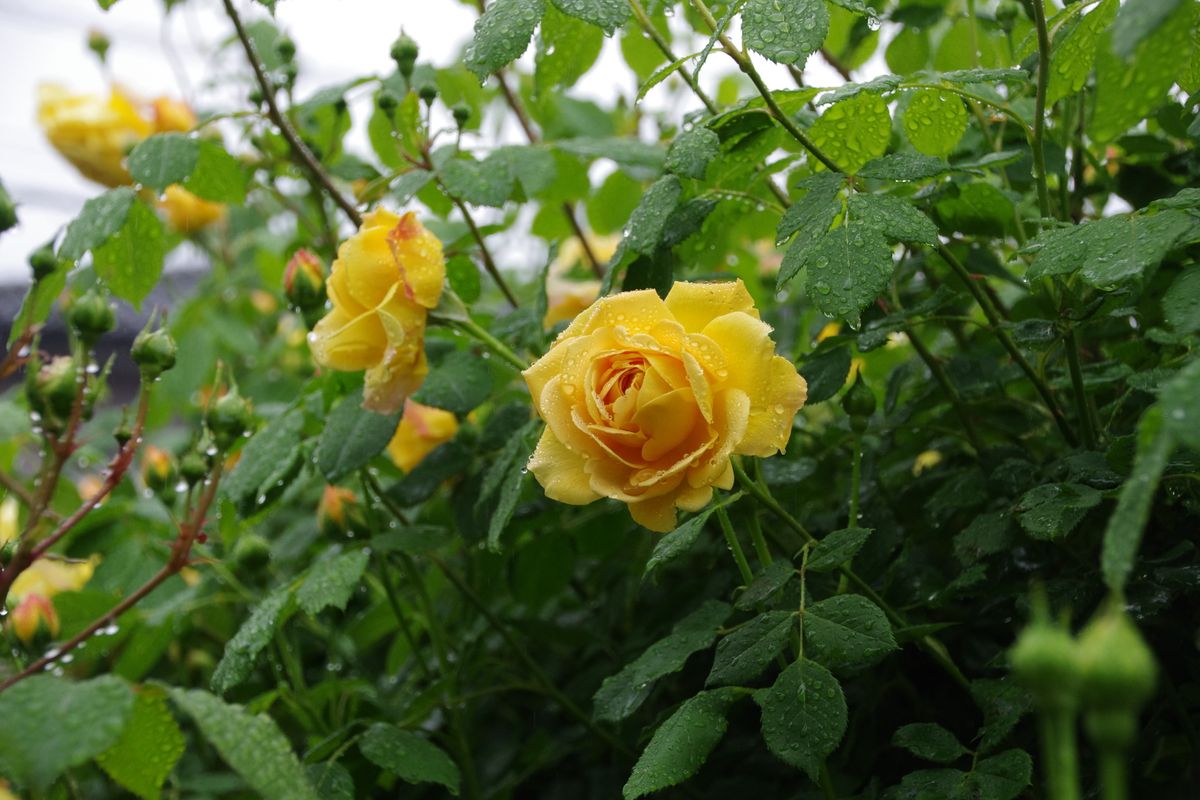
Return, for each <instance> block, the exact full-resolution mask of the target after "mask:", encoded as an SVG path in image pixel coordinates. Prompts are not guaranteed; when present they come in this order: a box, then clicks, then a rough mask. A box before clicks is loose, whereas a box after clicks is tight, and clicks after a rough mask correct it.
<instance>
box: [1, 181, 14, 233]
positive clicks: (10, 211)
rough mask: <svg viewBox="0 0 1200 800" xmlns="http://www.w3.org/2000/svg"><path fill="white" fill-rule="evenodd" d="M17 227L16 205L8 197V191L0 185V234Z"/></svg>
mask: <svg viewBox="0 0 1200 800" xmlns="http://www.w3.org/2000/svg"><path fill="white" fill-rule="evenodd" d="M16 225H17V205H16V203H14V202H13V199H12V198H11V197H9V196H8V190H6V189H5V188H4V184H3V183H0V233H4V232H5V231H6V230H8V229H9V228H15V227H16Z"/></svg>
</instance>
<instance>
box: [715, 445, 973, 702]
mask: <svg viewBox="0 0 1200 800" xmlns="http://www.w3.org/2000/svg"><path fill="white" fill-rule="evenodd" d="M732 463H733V471H734V474H735V475H737V479H738V482H739V483H741V484H742V487H743V488H744V489H745V490H746V492H747V493H748V494H750V495H751V496H752V497H754V498H755V499H756V500H758V501H759V502H760V503H762V504H763V505H764V506H766V507H767V508H768V509H769V510H770V511H771V513H773V514H774V515H775V516H777V517H779V519H780V520H781V521H782V522H783V523H784V524H785V525H787V526H788V527H789V528H791V529H792V530H793V531H795V532H796V533H798V534H800V536H801V537H803V538H804V540H805V541H806V542H807V543H809V544H816V542H817V539H816V537H814V536H813V535H812V534H811V533H809V532H808V529H807V528H805V527H804V525H802V524H801V523H800V521H799V520H797V519H796V518H795V517H793V516H792V515H791V514H789V513H788V512H787V511H786V510H785V509H784V508H783V506H781V505H780V504H779V501H778V500H776V499H775V496H774V495H772V494H771V490H770V489H768V488H767V487H766V486H765V485H764V484H760V483H759V482H757V481H755V480H754V479H753V478H751V477H750V476H749V475H747V474H746V470H745V468H744V467H743V466H742V465H741V464H739V463H738V462H736V461H734V462H732ZM838 570H839V571H840V572H841V573H842V574H843V575H845V576H846V579H847V580H849V581H850V583H852V584H854V586H855V588H857V589H858V591H859V592H861V593H862V594H863V595H864V596H865V597H867V598H868V599H869V600H871V602H873V603H875V605H877V606H879V608H880V609H882V611H883V613H884V614H885V615H886V616H887V618H888V620H889V621H891V623H892V625H894V626H895V627H897V628H907V627H908V622H907V620H905V618H904V617H903V616H902V615H901V614H900V612H899V611H897V610H896V609H894V608H892V606H891V604H890V603H888V602H887V601H886V600H884V599H883V598H882V597H881V596H880V595H879V593H878V592H876V591H875V589H874V588H872V587H871V584H869V583H867V582H866V581H865V580H863V578H862V577H861V576H859V575H858V573H856V572H855V571H854V570H853V569H851V568H850V567H848V566H846V565H845V564H843V565H842V566H840V567H838ZM917 644H918V646H920V647H921V649H923V650H924V651H925V652H927V653H928V654H929V655H930V656H932V657H933V660H934V661H936V662H938V665H939V666H941V667H942V669H943V670H945V671H946V673H947V674H948V675H949V676H950V677H951V678H953V679H954V682H955V683H957V684H958V685H959V686H962V687H963V688H964V689H969V688H970V685H971V684H970V681H968V680H967V678H966V676H965V675H963V673H962V670H960V669H959V668H958V665H957V664H955V663H954V659H953V658H951V657H950V653H949V652H948V651H947V650H946V646H945V645H943V644H942V643H941V642H940V641H939V640H938V639H937V638H936V637H934V636H932V635H929V636H923V637H921V638H920V639H919V640H918V641H917Z"/></svg>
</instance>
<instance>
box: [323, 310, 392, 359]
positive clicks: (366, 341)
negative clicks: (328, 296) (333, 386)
mask: <svg viewBox="0 0 1200 800" xmlns="http://www.w3.org/2000/svg"><path fill="white" fill-rule="evenodd" d="M385 340H386V334H385V332H384V329H383V324H382V323H381V322H380V321H379V316H378V315H376V314H360V315H358V316H357V317H351V316H349V315H348V314H347V313H346V312H344V311H342V310H341V309H339V308H334V309H333V311H331V312H329V313H328V314H327V315H325V317H323V318H322V319H321V320H320V321H319V322H317V324H316V326H315V327H314V328H313V332H312V337H311V340H310V346H311V349H312V354H313V358H314V359H316V361H317V363H318V364H320V365H321V366H323V367H329V368H330V369H338V370H343V371H346V372H354V371H357V370H361V369H367V368H368V367H371V366H373V365H375V364H378V363H379V360H380V359H382V358H383V354H384V342H385Z"/></svg>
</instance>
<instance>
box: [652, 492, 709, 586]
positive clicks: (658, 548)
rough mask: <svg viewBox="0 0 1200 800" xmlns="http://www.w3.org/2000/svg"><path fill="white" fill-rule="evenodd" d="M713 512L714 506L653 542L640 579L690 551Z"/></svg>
mask: <svg viewBox="0 0 1200 800" xmlns="http://www.w3.org/2000/svg"><path fill="white" fill-rule="evenodd" d="M714 510H716V506H710V507H708V508H706V509H704V510H703V511H701V512H700V513H698V514H696V516H694V517H692V518H691V519H689V520H688V521H687V522H684V523H683V524H682V525H679V526H678V527H676V528H675V530H673V531H671V532H670V533H668V534H666V535H664V536H663V537H662V538H660V539H659V540H658V541H657V542H655V543H654V550H652V551H651V552H650V558H649V559H648V560H647V561H646V568H645V569H644V570H642V577H646V576H647V575H649V574H650V573H651V572H653V571H654V570H656V569H658V568H659V567H661V566H663V565H664V564H667V563H669V562H671V561H674V560H675V559H676V558H679V556H681V555H683V554H684V553H686V552H687V551H688V550H690V549H692V545H694V544H695V543H696V540H697V539H699V538H700V532H701V531H702V530H704V524H705V523H706V522H708V518H709V517H710V516H711V515H712V512H713V511H714Z"/></svg>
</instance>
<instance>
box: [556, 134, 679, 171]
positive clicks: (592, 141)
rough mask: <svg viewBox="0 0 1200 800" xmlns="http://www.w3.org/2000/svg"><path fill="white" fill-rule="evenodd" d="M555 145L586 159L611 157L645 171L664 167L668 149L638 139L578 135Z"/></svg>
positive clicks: (629, 166) (628, 166) (630, 167)
mask: <svg viewBox="0 0 1200 800" xmlns="http://www.w3.org/2000/svg"><path fill="white" fill-rule="evenodd" d="M554 147H556V148H557V149H559V150H561V151H563V152H564V153H570V154H571V155H576V156H580V157H582V158H586V159H589V160H591V159H596V158H610V159H612V160H613V161H615V162H617V164H619V165H620V166H622V167H625V168H627V169H631V170H635V169H636V170H638V171H639V174H641V173H644V172H645V171H651V170H653V171H657V170H660V169H662V166H663V159H664V158H665V157H666V151H665V150H663V148H662V146H661V145H659V144H654V143H651V142H643V141H639V140H637V139H620V138H601V137H589V136H578V137H575V138H573V139H563V140H561V141H557V142H554Z"/></svg>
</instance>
